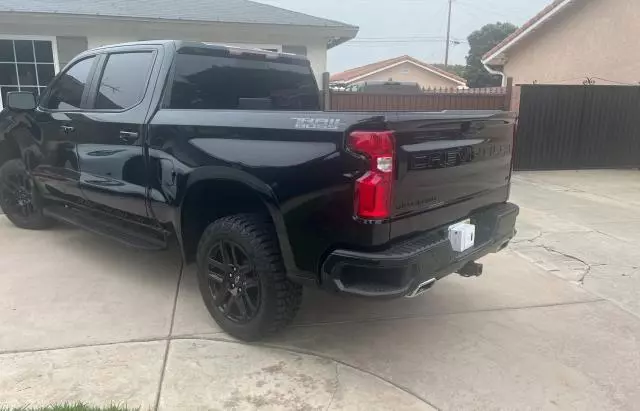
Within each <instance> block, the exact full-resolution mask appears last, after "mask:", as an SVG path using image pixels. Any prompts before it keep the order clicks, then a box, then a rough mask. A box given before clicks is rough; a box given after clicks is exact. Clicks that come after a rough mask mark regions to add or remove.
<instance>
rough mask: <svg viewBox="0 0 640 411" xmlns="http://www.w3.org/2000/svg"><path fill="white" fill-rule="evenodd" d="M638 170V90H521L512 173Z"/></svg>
mask: <svg viewBox="0 0 640 411" xmlns="http://www.w3.org/2000/svg"><path fill="white" fill-rule="evenodd" d="M639 166H640V87H636V86H597V85H589V86H559V85H526V86H522V92H521V98H520V115H519V120H518V131H517V136H516V155H515V160H514V167H515V169H516V170H553V169H582V168H628V167H639Z"/></svg>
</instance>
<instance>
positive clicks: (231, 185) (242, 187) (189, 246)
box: [175, 167, 297, 273]
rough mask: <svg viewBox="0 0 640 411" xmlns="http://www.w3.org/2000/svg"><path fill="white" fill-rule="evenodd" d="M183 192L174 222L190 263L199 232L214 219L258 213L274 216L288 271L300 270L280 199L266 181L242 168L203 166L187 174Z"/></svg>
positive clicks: (195, 248) (273, 220) (184, 252)
mask: <svg viewBox="0 0 640 411" xmlns="http://www.w3.org/2000/svg"><path fill="white" fill-rule="evenodd" d="M183 192H184V195H183V196H181V198H182V199H181V201H180V205H179V208H178V215H177V216H176V217H177V218H176V222H175V224H176V226H177V227H176V228H177V229H176V232H177V235H178V240H179V241H180V245H181V248H182V253H183V256H184V258H185V260H186V261H187V262H191V261H194V258H195V251H196V250H197V244H198V240H199V238H200V235H201V234H202V232H203V231H204V229H205V228H206V226H207V225H208V224H210V223H211V222H212V221H214V220H215V219H217V218H221V217H224V216H227V215H232V214H239V213H247V212H257V213H264V214H266V215H267V216H268V217H269V218H270V219H271V222H272V223H273V226H274V229H275V233H276V236H277V240H278V244H279V245H280V251H281V253H282V257H283V260H284V264H285V267H286V269H287V272H288V273H289V272H294V271H297V267H296V266H295V262H294V259H293V252H292V250H291V244H290V242H289V236H288V234H287V230H286V225H285V223H284V218H283V216H282V212H281V211H280V204H279V201H278V199H277V197H276V194H275V193H274V192H273V190H272V189H271V187H270V186H269V185H267V184H266V183H265V182H263V181H262V180H260V179H258V178H256V177H254V176H252V175H250V174H248V173H246V172H244V171H242V170H237V169H229V168H226V167H202V168H199V169H196V170H194V171H193V172H192V173H191V174H190V175H189V176H188V178H187V182H186V184H185V188H184V190H183Z"/></svg>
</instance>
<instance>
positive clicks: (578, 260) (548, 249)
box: [540, 244, 604, 285]
mask: <svg viewBox="0 0 640 411" xmlns="http://www.w3.org/2000/svg"><path fill="white" fill-rule="evenodd" d="M540 247H542V248H544V249H545V250H547V251H548V252H550V253H555V254H558V255H561V256H564V257H567V258H569V259H571V260H574V261H577V262H579V263H581V264H583V265H584V266H585V267H586V269H585V270H584V272H583V273H582V274H580V278H579V279H578V281H577V283H578V284H580V285H584V279H585V278H586V277H587V276H588V275H589V273H591V268H592V267H593V266H596V265H598V266H600V265H604V264H597V263H593V264H591V263H588V262H586V261H585V260H583V259H582V258H580V257H576V256H574V255H571V254H568V253H563V252H562V251H559V250H556V249H555V248H553V247H550V246H548V245H545V244H540Z"/></svg>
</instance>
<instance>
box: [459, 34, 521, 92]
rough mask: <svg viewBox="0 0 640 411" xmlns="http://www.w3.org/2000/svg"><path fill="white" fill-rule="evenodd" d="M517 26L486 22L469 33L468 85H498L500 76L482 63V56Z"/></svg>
mask: <svg viewBox="0 0 640 411" xmlns="http://www.w3.org/2000/svg"><path fill="white" fill-rule="evenodd" d="M517 29H518V28H517V27H516V26H514V25H513V24H511V23H495V24H487V25H486V26H484V27H482V28H481V29H480V30H476V31H474V32H473V33H471V34H470V35H469V37H468V38H467V41H468V42H469V47H470V49H469V54H468V55H467V67H466V68H465V76H464V77H465V78H466V79H467V85H468V86H469V87H495V86H499V85H500V81H501V78H500V76H496V75H493V74H491V73H489V72H488V71H487V69H485V67H484V65H483V64H482V61H481V60H482V56H483V55H484V54H485V53H486V52H488V51H489V50H491V49H492V48H494V47H495V46H497V45H498V44H499V43H500V42H501V41H502V40H504V39H505V38H507V37H508V36H509V35H510V34H511V33H513V32H514V31H516V30H517Z"/></svg>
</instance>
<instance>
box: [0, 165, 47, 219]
mask: <svg viewBox="0 0 640 411" xmlns="http://www.w3.org/2000/svg"><path fill="white" fill-rule="evenodd" d="M0 206H1V207H2V210H3V211H4V212H5V214H6V215H7V218H8V219H9V221H11V222H12V223H13V224H14V225H15V226H17V227H20V228H26V229H30V230H42V229H45V228H47V227H49V226H50V225H51V220H50V219H49V218H47V217H45V216H44V215H43V214H42V199H41V197H40V195H39V193H38V191H37V189H36V186H35V184H34V183H33V178H32V177H31V176H30V175H29V173H28V172H27V168H26V167H25V165H24V163H23V162H22V160H20V159H13V160H9V161H7V162H6V163H4V164H3V165H2V167H0Z"/></svg>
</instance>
